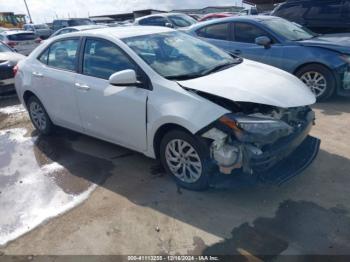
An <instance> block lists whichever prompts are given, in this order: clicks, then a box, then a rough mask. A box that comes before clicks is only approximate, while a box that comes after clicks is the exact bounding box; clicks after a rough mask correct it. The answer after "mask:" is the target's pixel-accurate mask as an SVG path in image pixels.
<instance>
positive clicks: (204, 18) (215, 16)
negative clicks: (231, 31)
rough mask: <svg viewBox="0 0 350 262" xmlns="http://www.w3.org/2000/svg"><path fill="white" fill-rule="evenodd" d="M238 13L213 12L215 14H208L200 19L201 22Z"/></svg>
mask: <svg viewBox="0 0 350 262" xmlns="http://www.w3.org/2000/svg"><path fill="white" fill-rule="evenodd" d="M234 15H236V14H235V13H213V14H207V15H205V16H203V17H202V18H201V19H199V20H198V21H199V22H204V21H208V20H212V19H218V18H225V17H230V16H234Z"/></svg>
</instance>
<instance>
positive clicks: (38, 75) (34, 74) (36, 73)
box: [32, 72, 44, 77]
mask: <svg viewBox="0 0 350 262" xmlns="http://www.w3.org/2000/svg"><path fill="white" fill-rule="evenodd" d="M32 75H33V76H35V77H44V75H43V74H42V73H39V72H32Z"/></svg>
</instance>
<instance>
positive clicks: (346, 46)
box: [299, 34, 350, 54]
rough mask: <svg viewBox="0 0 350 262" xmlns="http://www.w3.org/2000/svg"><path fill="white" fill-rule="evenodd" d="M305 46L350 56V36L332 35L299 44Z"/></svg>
mask: <svg viewBox="0 0 350 262" xmlns="http://www.w3.org/2000/svg"><path fill="white" fill-rule="evenodd" d="M299 43H300V44H301V45H303V46H316V47H323V48H327V49H331V50H334V51H338V52H340V53H345V54H350V34H330V35H322V36H319V37H315V38H312V39H310V40H303V41H300V42H299Z"/></svg>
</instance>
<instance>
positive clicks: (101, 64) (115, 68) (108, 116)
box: [75, 38, 150, 151]
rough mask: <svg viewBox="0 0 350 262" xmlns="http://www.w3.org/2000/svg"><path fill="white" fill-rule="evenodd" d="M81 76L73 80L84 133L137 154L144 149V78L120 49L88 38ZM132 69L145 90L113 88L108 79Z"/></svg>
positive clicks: (109, 43)
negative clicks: (132, 150)
mask: <svg viewBox="0 0 350 262" xmlns="http://www.w3.org/2000/svg"><path fill="white" fill-rule="evenodd" d="M82 60H83V61H82V64H81V69H80V72H81V74H79V75H78V77H77V79H76V84H75V85H76V86H75V94H76V97H77V99H78V104H79V109H80V112H81V116H82V123H83V127H84V129H85V131H86V132H87V133H88V134H90V135H93V136H96V137H99V138H103V139H105V140H108V141H111V142H113V143H116V144H120V145H123V146H126V147H129V148H133V149H135V150H137V151H143V150H145V149H146V101H147V97H148V92H150V91H149V90H147V85H148V84H147V83H148V81H147V80H146V77H145V75H144V74H143V72H142V71H141V69H139V67H138V66H137V65H136V64H135V63H134V62H133V61H132V60H131V58H129V56H128V55H126V54H125V53H124V52H123V51H122V50H121V49H120V47H118V46H117V45H116V44H115V43H112V42H110V41H107V40H104V39H100V38H87V39H86V41H85V44H84V52H83V58H82ZM126 69H133V70H135V71H136V73H137V75H138V77H139V81H141V82H142V83H144V85H145V86H144V88H141V87H136V86H113V85H110V84H109V81H108V79H109V77H110V76H111V75H112V74H114V73H116V72H119V71H122V70H126Z"/></svg>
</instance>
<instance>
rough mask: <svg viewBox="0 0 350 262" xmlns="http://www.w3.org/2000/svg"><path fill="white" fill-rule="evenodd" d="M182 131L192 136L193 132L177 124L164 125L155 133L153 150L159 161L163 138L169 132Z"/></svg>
mask: <svg viewBox="0 0 350 262" xmlns="http://www.w3.org/2000/svg"><path fill="white" fill-rule="evenodd" d="M176 129H177V130H182V131H185V132H187V133H189V134H191V135H193V134H192V132H191V131H189V130H188V129H187V128H185V127H183V126H181V125H179V124H175V123H166V124H163V125H162V126H160V127H159V128H158V129H157V131H156V132H155V135H154V138H153V150H154V154H155V157H156V158H157V159H159V155H160V152H159V151H160V143H161V141H162V139H163V137H164V136H165V134H166V133H168V132H169V131H171V130H176Z"/></svg>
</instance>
